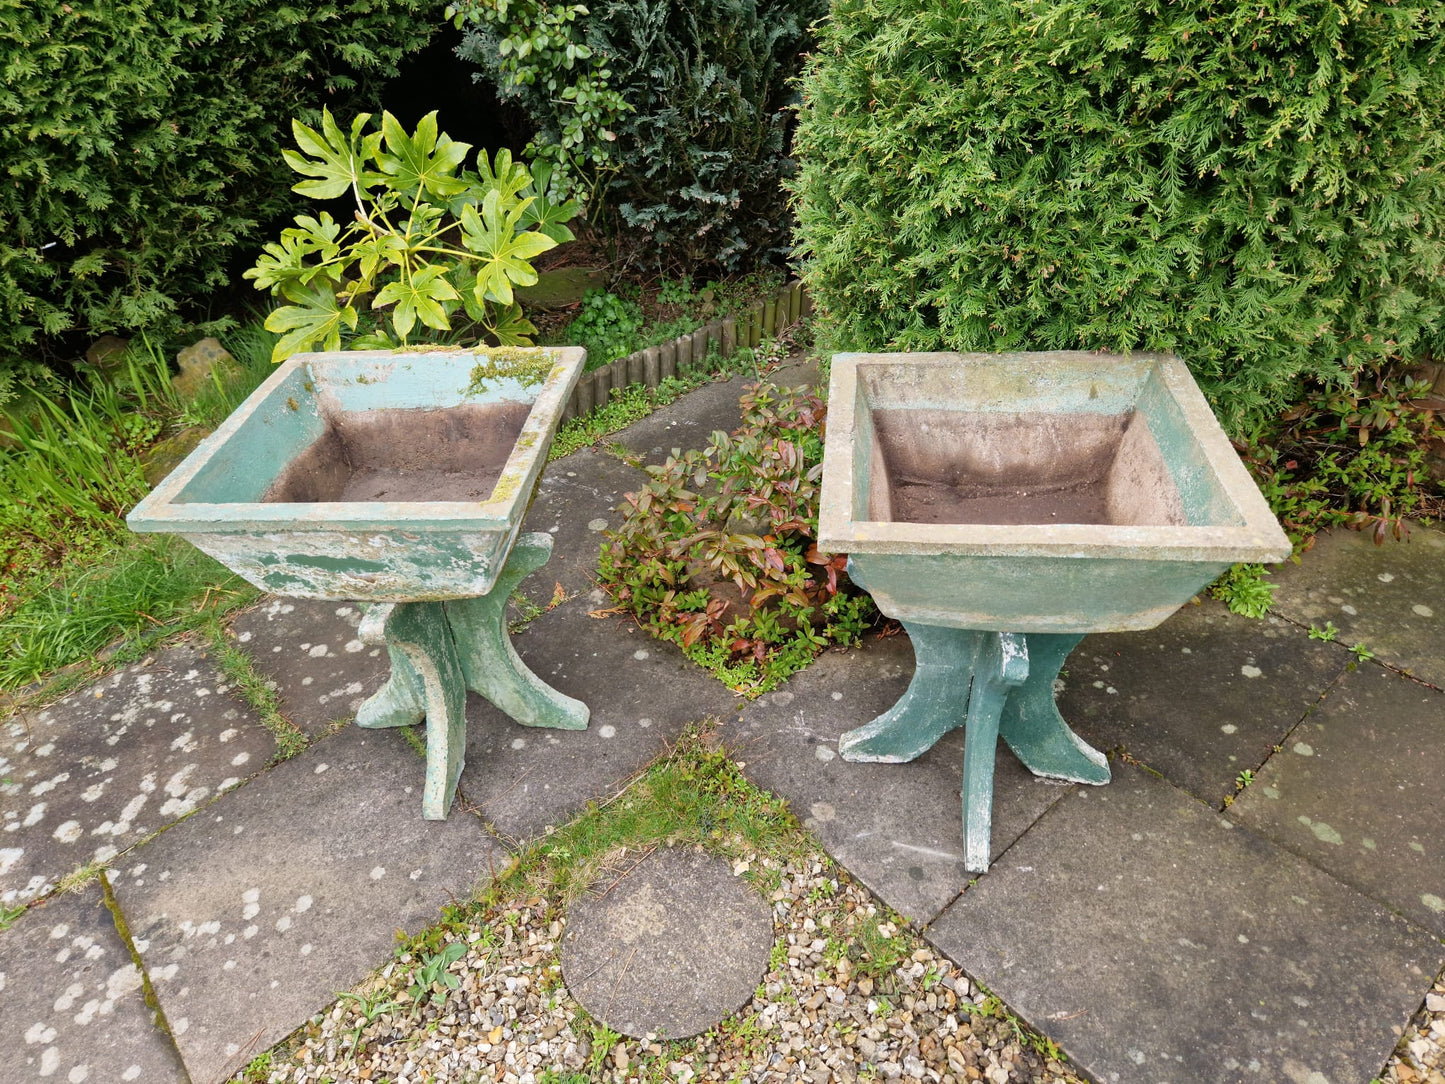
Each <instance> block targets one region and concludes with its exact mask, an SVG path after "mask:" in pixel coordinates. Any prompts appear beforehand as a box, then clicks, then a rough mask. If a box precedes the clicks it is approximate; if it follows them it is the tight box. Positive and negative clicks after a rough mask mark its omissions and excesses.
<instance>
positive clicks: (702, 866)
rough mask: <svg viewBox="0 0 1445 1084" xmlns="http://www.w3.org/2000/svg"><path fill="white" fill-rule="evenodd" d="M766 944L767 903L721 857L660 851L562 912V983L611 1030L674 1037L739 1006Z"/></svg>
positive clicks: (758, 973)
mask: <svg viewBox="0 0 1445 1084" xmlns="http://www.w3.org/2000/svg"><path fill="white" fill-rule="evenodd" d="M623 860H624V861H626V862H633V861H636V859H635V858H632V857H627V856H624V859H623ZM773 940H774V934H773V918H772V912H771V911H770V910H769V908H768V905H767V904H766V903H764V902H763V900H762V897H760V896H759V895H758V894H757V892H755V891H754V890H753V888H752V886H751V885H749V884H748V883H747V882H746V881H743V880H741V879H740V878H737V877H734V876H733V873H732V870H731V869H730V868H729V866H728V863H727V860H726V859H723V858H718V857H716V856H714V855H709V854H706V853H702V852H697V851H680V850H674V849H672V848H662V849H659V850H656V851H654V852H653V853H652V854H650V855H648V856H647V857H645V858H643V859H642V860H641V861H640V862H638V863H637V865H636V866H634V867H633V868H631V869H629V870H627V871H626V873H625V874H624V875H623V876H622V877H621V879H620V880H619V879H616V877H615V876H608V877H604V878H603V879H602V880H600V881H599V882H598V883H597V884H596V885H594V886H593V894H592V895H590V896H584V897H583V898H581V899H579V900H577V901H576V902H575V903H573V904H572V905H571V906H570V907H569V908H568V909H567V933H566V934H565V936H564V937H563V939H562V952H561V956H562V980H563V981H564V982H565V983H566V984H567V989H568V990H569V991H570V992H571V994H572V996H573V997H575V998H576V999H577V1000H578V1001H580V1002H581V1003H582V1005H583V1007H584V1008H586V1009H587V1011H588V1012H590V1013H591V1014H592V1015H593V1016H595V1017H597V1018H598V1019H599V1020H601V1021H602V1022H603V1023H605V1024H606V1025H607V1026H608V1027H610V1028H612V1029H613V1030H614V1031H619V1032H621V1033H622V1034H624V1035H631V1036H634V1037H635V1038H641V1037H643V1036H645V1035H648V1034H653V1035H658V1036H665V1037H667V1038H669V1039H683V1038H687V1037H688V1036H691V1035H696V1034H698V1033H699V1032H701V1031H705V1030H706V1029H708V1028H709V1027H711V1026H712V1025H713V1024H715V1023H717V1022H718V1021H719V1020H721V1019H722V1018H723V1017H725V1016H727V1015H728V1014H730V1013H733V1012H736V1011H737V1010H738V1009H740V1008H742V1006H743V1005H745V1004H746V1003H747V1001H748V999H749V998H750V997H752V996H753V991H754V990H756V989H757V986H758V981H759V980H760V979H761V978H762V976H763V974H764V972H766V971H767V969H768V955H769V952H770V951H771V949H772V946H773Z"/></svg>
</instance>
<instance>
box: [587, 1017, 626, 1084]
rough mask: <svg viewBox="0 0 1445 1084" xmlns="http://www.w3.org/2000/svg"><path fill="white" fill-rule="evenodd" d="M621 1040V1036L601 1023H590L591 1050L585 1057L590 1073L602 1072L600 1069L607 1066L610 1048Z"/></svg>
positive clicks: (597, 1021)
mask: <svg viewBox="0 0 1445 1084" xmlns="http://www.w3.org/2000/svg"><path fill="white" fill-rule="evenodd" d="M621 1038H622V1036H621V1035H619V1034H618V1033H617V1032H615V1031H613V1030H612V1029H611V1028H609V1027H608V1026H607V1025H606V1024H604V1023H602V1021H600V1020H594V1021H592V1050H591V1052H590V1053H589V1054H588V1055H587V1068H588V1069H589V1070H590V1071H591V1072H592V1073H594V1074H597V1073H601V1072H602V1067H603V1066H604V1065H606V1064H607V1056H608V1055H609V1054H611V1053H612V1048H613V1047H615V1046H616V1045H617V1044H618V1042H619V1041H620V1040H621Z"/></svg>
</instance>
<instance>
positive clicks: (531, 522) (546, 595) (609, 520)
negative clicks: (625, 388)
mask: <svg viewBox="0 0 1445 1084" xmlns="http://www.w3.org/2000/svg"><path fill="white" fill-rule="evenodd" d="M646 483H647V475H646V474H644V473H643V472H642V471H640V470H638V469H637V468H635V467H629V466H628V465H627V464H626V463H624V462H622V461H621V460H620V459H618V458H617V457H616V456H613V455H609V454H608V453H606V452H599V451H594V450H592V449H590V448H583V449H581V450H579V451H576V452H573V453H572V454H571V455H569V456H565V457H564V458H562V459H559V460H557V461H556V462H554V463H549V464H548V465H547V472H546V473H545V474H543V475H542V483H541V485H539V486H538V487H537V497H536V499H535V500H534V501H533V502H532V507H531V509H530V511H528V513H527V518H526V520H525V522H524V523H523V527H522V529H523V530H525V531H544V532H546V533H547V534H550V535H551V536H552V557H551V560H549V561H548V562H547V563H546V564H545V565H543V566H542V567H541V568H539V569H538V570H537V571H536V572H534V573H532V575H531V576H529V577H528V578H527V579H526V580H524V581H523V582H522V586H521V588H520V589H519V590H520V591H521V593H522V594H523V595H525V596H526V597H527V598H528V599H530V600H531V601H532V603H533V605H536V606H543V607H545V606H546V605H547V604H548V603H549V602H550V601H551V599H552V596H553V593H554V591H555V590H556V585H557V584H559V583H560V584H561V585H562V590H563V592H564V594H566V595H567V596H569V597H571V596H573V595H576V594H578V593H579V592H582V593H585V592H587V591H590V590H591V589H592V587H593V585H594V580H595V577H596V572H597V554H598V551H599V550H600V549H601V546H602V532H603V531H606V530H609V529H612V530H615V529H616V528H617V526H618V525H619V524H620V523H621V522H622V515H621V513H620V512H618V511H617V507H618V506H619V505H620V504H621V503H622V497H623V494H625V493H635V492H637V491H638V490H639V489H641V488H642V487H643V486H644V485H646Z"/></svg>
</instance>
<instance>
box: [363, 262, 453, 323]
mask: <svg viewBox="0 0 1445 1084" xmlns="http://www.w3.org/2000/svg"><path fill="white" fill-rule="evenodd" d="M446 272H447V269H446V268H445V267H440V266H438V265H436V264H425V265H423V266H422V267H420V268H418V269H417V270H416V271H414V272H413V273H412V275H411V277H410V278H402V279H398V280H397V281H396V282H390V283H387V284H386V285H385V286H384V287H382V289H381V292H380V293H379V294H377V295H376V300H375V301H373V302H372V303H371V307H372V308H373V309H380V308H385V307H386V306H387V305H390V304H393V303H395V305H396V311H395V312H393V313H392V314H391V326H392V327H393V328H395V329H396V333H397V336H398V337H399V338H401V339H402V340H403V341H405V339H406V337H407V336H408V335H409V334H411V329H412V328H413V327H415V326H416V322H417V320H420V321H421V322H422V323H423V324H425V325H426V326H427V327H430V328H435V329H436V330H437V331H450V330H451V327H452V325H451V324H450V323H449V322H448V321H447V314H446V310H445V309H444V308H442V304H441V303H442V302H443V301H459V300H460V299H461V296H462V295H461V294H459V293H457V291H456V287H455V286H453V285H452V284H451V283H450V282H448V281H447V279H446V277H445V276H446Z"/></svg>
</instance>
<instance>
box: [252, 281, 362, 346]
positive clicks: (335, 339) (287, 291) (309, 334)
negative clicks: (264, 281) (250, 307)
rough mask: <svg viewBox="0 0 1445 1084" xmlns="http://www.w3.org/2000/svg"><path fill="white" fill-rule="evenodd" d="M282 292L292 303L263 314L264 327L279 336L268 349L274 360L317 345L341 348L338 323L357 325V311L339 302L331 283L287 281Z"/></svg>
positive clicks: (339, 325) (351, 326)
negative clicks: (266, 315)
mask: <svg viewBox="0 0 1445 1084" xmlns="http://www.w3.org/2000/svg"><path fill="white" fill-rule="evenodd" d="M281 293H282V295H283V296H284V297H285V298H286V299H287V300H288V301H292V302H295V304H292V305H283V306H282V307H281V308H279V309H276V310H275V311H274V312H272V313H271V315H270V316H268V317H266V324H265V327H266V330H267V331H273V332H276V333H277V334H279V335H280V336H281V341H280V342H278V343H277V344H276V348H275V349H274V350H273V351H271V360H272V361H273V362H276V361H285V360H286V359H287V358H289V357H290V356H291V355H292V354H294V353H296V352H297V351H300V350H304V349H307V348H309V347H312V346H316V345H318V344H319V345H320V346H321V348H322V349H323V350H340V349H341V325H342V324H345V325H346V326H347V328H349V329H351V330H355V328H356V310H355V309H353V308H352V307H351V306H350V305H342V304H341V302H340V300H339V299H338V298H337V296H336V291H335V290H334V289H333V288H332V286H331V284H330V283H327V282H321V283H301V282H288V283H286V284H284V285H283V286H282V287H281Z"/></svg>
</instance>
